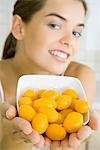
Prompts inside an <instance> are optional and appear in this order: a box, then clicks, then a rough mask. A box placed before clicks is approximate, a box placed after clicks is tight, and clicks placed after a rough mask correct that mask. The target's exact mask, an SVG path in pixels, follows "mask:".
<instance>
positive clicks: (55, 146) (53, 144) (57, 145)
mask: <svg viewBox="0 0 100 150" xmlns="http://www.w3.org/2000/svg"><path fill="white" fill-rule="evenodd" d="M59 147H60V141H52V143H51V148H52V149H54V150H56V149H58V148H59Z"/></svg>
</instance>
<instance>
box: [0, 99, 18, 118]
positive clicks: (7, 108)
mask: <svg viewBox="0 0 100 150" xmlns="http://www.w3.org/2000/svg"><path fill="white" fill-rule="evenodd" d="M0 112H1V115H2V117H5V118H7V119H13V118H14V117H15V116H16V114H17V110H16V108H15V106H13V105H11V104H10V103H8V102H4V103H2V104H1V105H0Z"/></svg>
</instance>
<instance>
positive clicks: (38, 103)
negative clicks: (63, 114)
mask: <svg viewBox="0 0 100 150" xmlns="http://www.w3.org/2000/svg"><path fill="white" fill-rule="evenodd" d="M44 106H45V107H49V108H56V107H57V103H56V102H55V100H54V99H51V98H40V99H38V100H35V101H33V108H34V109H35V110H36V111H38V110H39V108H40V107H44Z"/></svg>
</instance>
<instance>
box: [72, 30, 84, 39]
mask: <svg viewBox="0 0 100 150" xmlns="http://www.w3.org/2000/svg"><path fill="white" fill-rule="evenodd" d="M73 35H74V36H75V37H76V38H79V37H81V36H82V33H80V32H76V31H73Z"/></svg>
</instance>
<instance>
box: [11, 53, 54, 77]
mask: <svg viewBox="0 0 100 150" xmlns="http://www.w3.org/2000/svg"><path fill="white" fill-rule="evenodd" d="M11 62H12V67H13V70H14V72H15V74H16V75H17V76H18V77H20V76H22V75H27V74H44V75H53V74H52V73H50V72H47V71H46V70H44V69H42V68H40V67H39V66H37V65H36V64H34V63H33V62H31V61H30V60H28V59H27V58H25V57H24V58H23V57H20V59H19V58H18V57H17V56H15V57H14V58H13V59H12V61H11Z"/></svg>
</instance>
